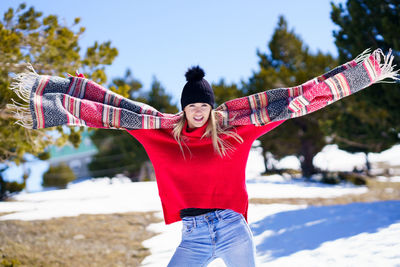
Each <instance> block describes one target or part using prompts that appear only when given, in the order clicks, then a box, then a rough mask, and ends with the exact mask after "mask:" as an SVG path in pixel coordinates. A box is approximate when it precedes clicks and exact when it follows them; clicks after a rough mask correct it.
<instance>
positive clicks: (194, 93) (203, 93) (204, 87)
mask: <svg viewBox="0 0 400 267" xmlns="http://www.w3.org/2000/svg"><path fill="white" fill-rule="evenodd" d="M204 75H205V73H204V71H203V70H202V69H201V68H200V67H199V66H195V67H192V68H189V69H188V71H187V72H186V74H185V77H186V81H187V83H186V84H185V86H184V87H183V90H182V95H181V105H182V110H183V109H184V108H185V107H186V106H187V105H189V104H193V103H207V104H210V105H211V107H212V108H214V92H213V90H212V88H211V86H210V84H209V83H208V82H207V81H206V80H205V79H203V77H204Z"/></svg>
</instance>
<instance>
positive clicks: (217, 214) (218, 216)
mask: <svg viewBox="0 0 400 267" xmlns="http://www.w3.org/2000/svg"><path fill="white" fill-rule="evenodd" d="M215 215H216V216H217V218H218V221H222V218H221V215H220V214H219V210H216V211H215Z"/></svg>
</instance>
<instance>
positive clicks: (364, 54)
mask: <svg viewBox="0 0 400 267" xmlns="http://www.w3.org/2000/svg"><path fill="white" fill-rule="evenodd" d="M370 55H371V48H367V49H365V50H364V51H363V52H362V53H361V54H359V55H358V56H357V57H356V58H355V59H354V61H355V62H356V63H357V65H358V64H360V63H362V62H363V61H364V60H365V59H367V58H368V57H369V56H370Z"/></svg>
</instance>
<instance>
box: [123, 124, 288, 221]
mask: <svg viewBox="0 0 400 267" xmlns="http://www.w3.org/2000/svg"><path fill="white" fill-rule="evenodd" d="M281 123H283V121H278V122H273V123H270V124H268V125H265V126H258V127H257V126H254V125H246V126H238V127H235V128H234V130H235V131H236V132H237V133H238V134H239V135H240V136H241V137H242V138H243V143H238V142H237V141H235V140H234V139H233V138H231V137H224V139H225V140H226V141H228V142H230V143H231V144H232V145H234V147H235V150H234V151H231V152H230V153H229V154H228V155H227V156H225V157H220V156H219V155H218V154H217V153H215V152H214V148H213V146H212V141H211V138H206V137H205V138H201V137H202V135H203V133H204V131H205V129H206V127H207V124H205V125H204V126H203V127H200V128H196V129H194V130H192V131H190V130H189V129H188V128H187V127H186V126H185V127H184V129H183V131H182V135H183V136H184V137H185V139H186V141H185V144H186V145H187V147H188V148H189V150H190V152H188V150H187V149H186V148H185V153H186V154H185V155H186V159H185V158H184V157H183V155H182V152H181V150H180V148H179V145H178V143H177V142H176V141H175V139H174V137H173V135H172V131H171V130H170V129H158V130H155V129H154V130H127V131H128V132H129V133H130V134H131V135H132V136H134V137H135V138H136V139H137V140H138V141H139V142H140V143H141V144H142V145H143V147H144V148H145V150H146V152H147V154H148V156H149V158H150V160H151V162H152V163H153V166H154V170H155V174H156V179H157V186H158V192H159V196H160V199H161V203H162V208H163V213H164V220H165V223H166V224H171V223H173V222H176V221H180V220H181V218H180V216H179V211H180V210H182V209H185V208H204V209H207V208H220V209H232V210H234V211H236V212H238V213H241V214H243V216H244V217H245V218H246V219H247V210H248V195H247V190H246V183H245V170H246V163H247V158H248V156H249V152H250V149H251V145H252V143H253V142H254V141H255V140H256V139H257V138H258V137H259V136H261V135H263V134H265V133H267V132H268V131H271V130H272V129H274V128H275V127H277V126H279V125H280V124H281ZM183 147H186V146H185V145H183Z"/></svg>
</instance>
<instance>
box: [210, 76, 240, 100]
mask: <svg viewBox="0 0 400 267" xmlns="http://www.w3.org/2000/svg"><path fill="white" fill-rule="evenodd" d="M211 87H212V88H213V91H214V96H215V103H216V106H219V105H221V104H222V103H224V102H226V101H228V100H232V99H235V98H238V97H242V96H243V91H242V88H239V87H238V86H237V85H236V84H235V83H232V84H226V82H225V80H224V79H220V80H219V82H217V83H212V85H211Z"/></svg>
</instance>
